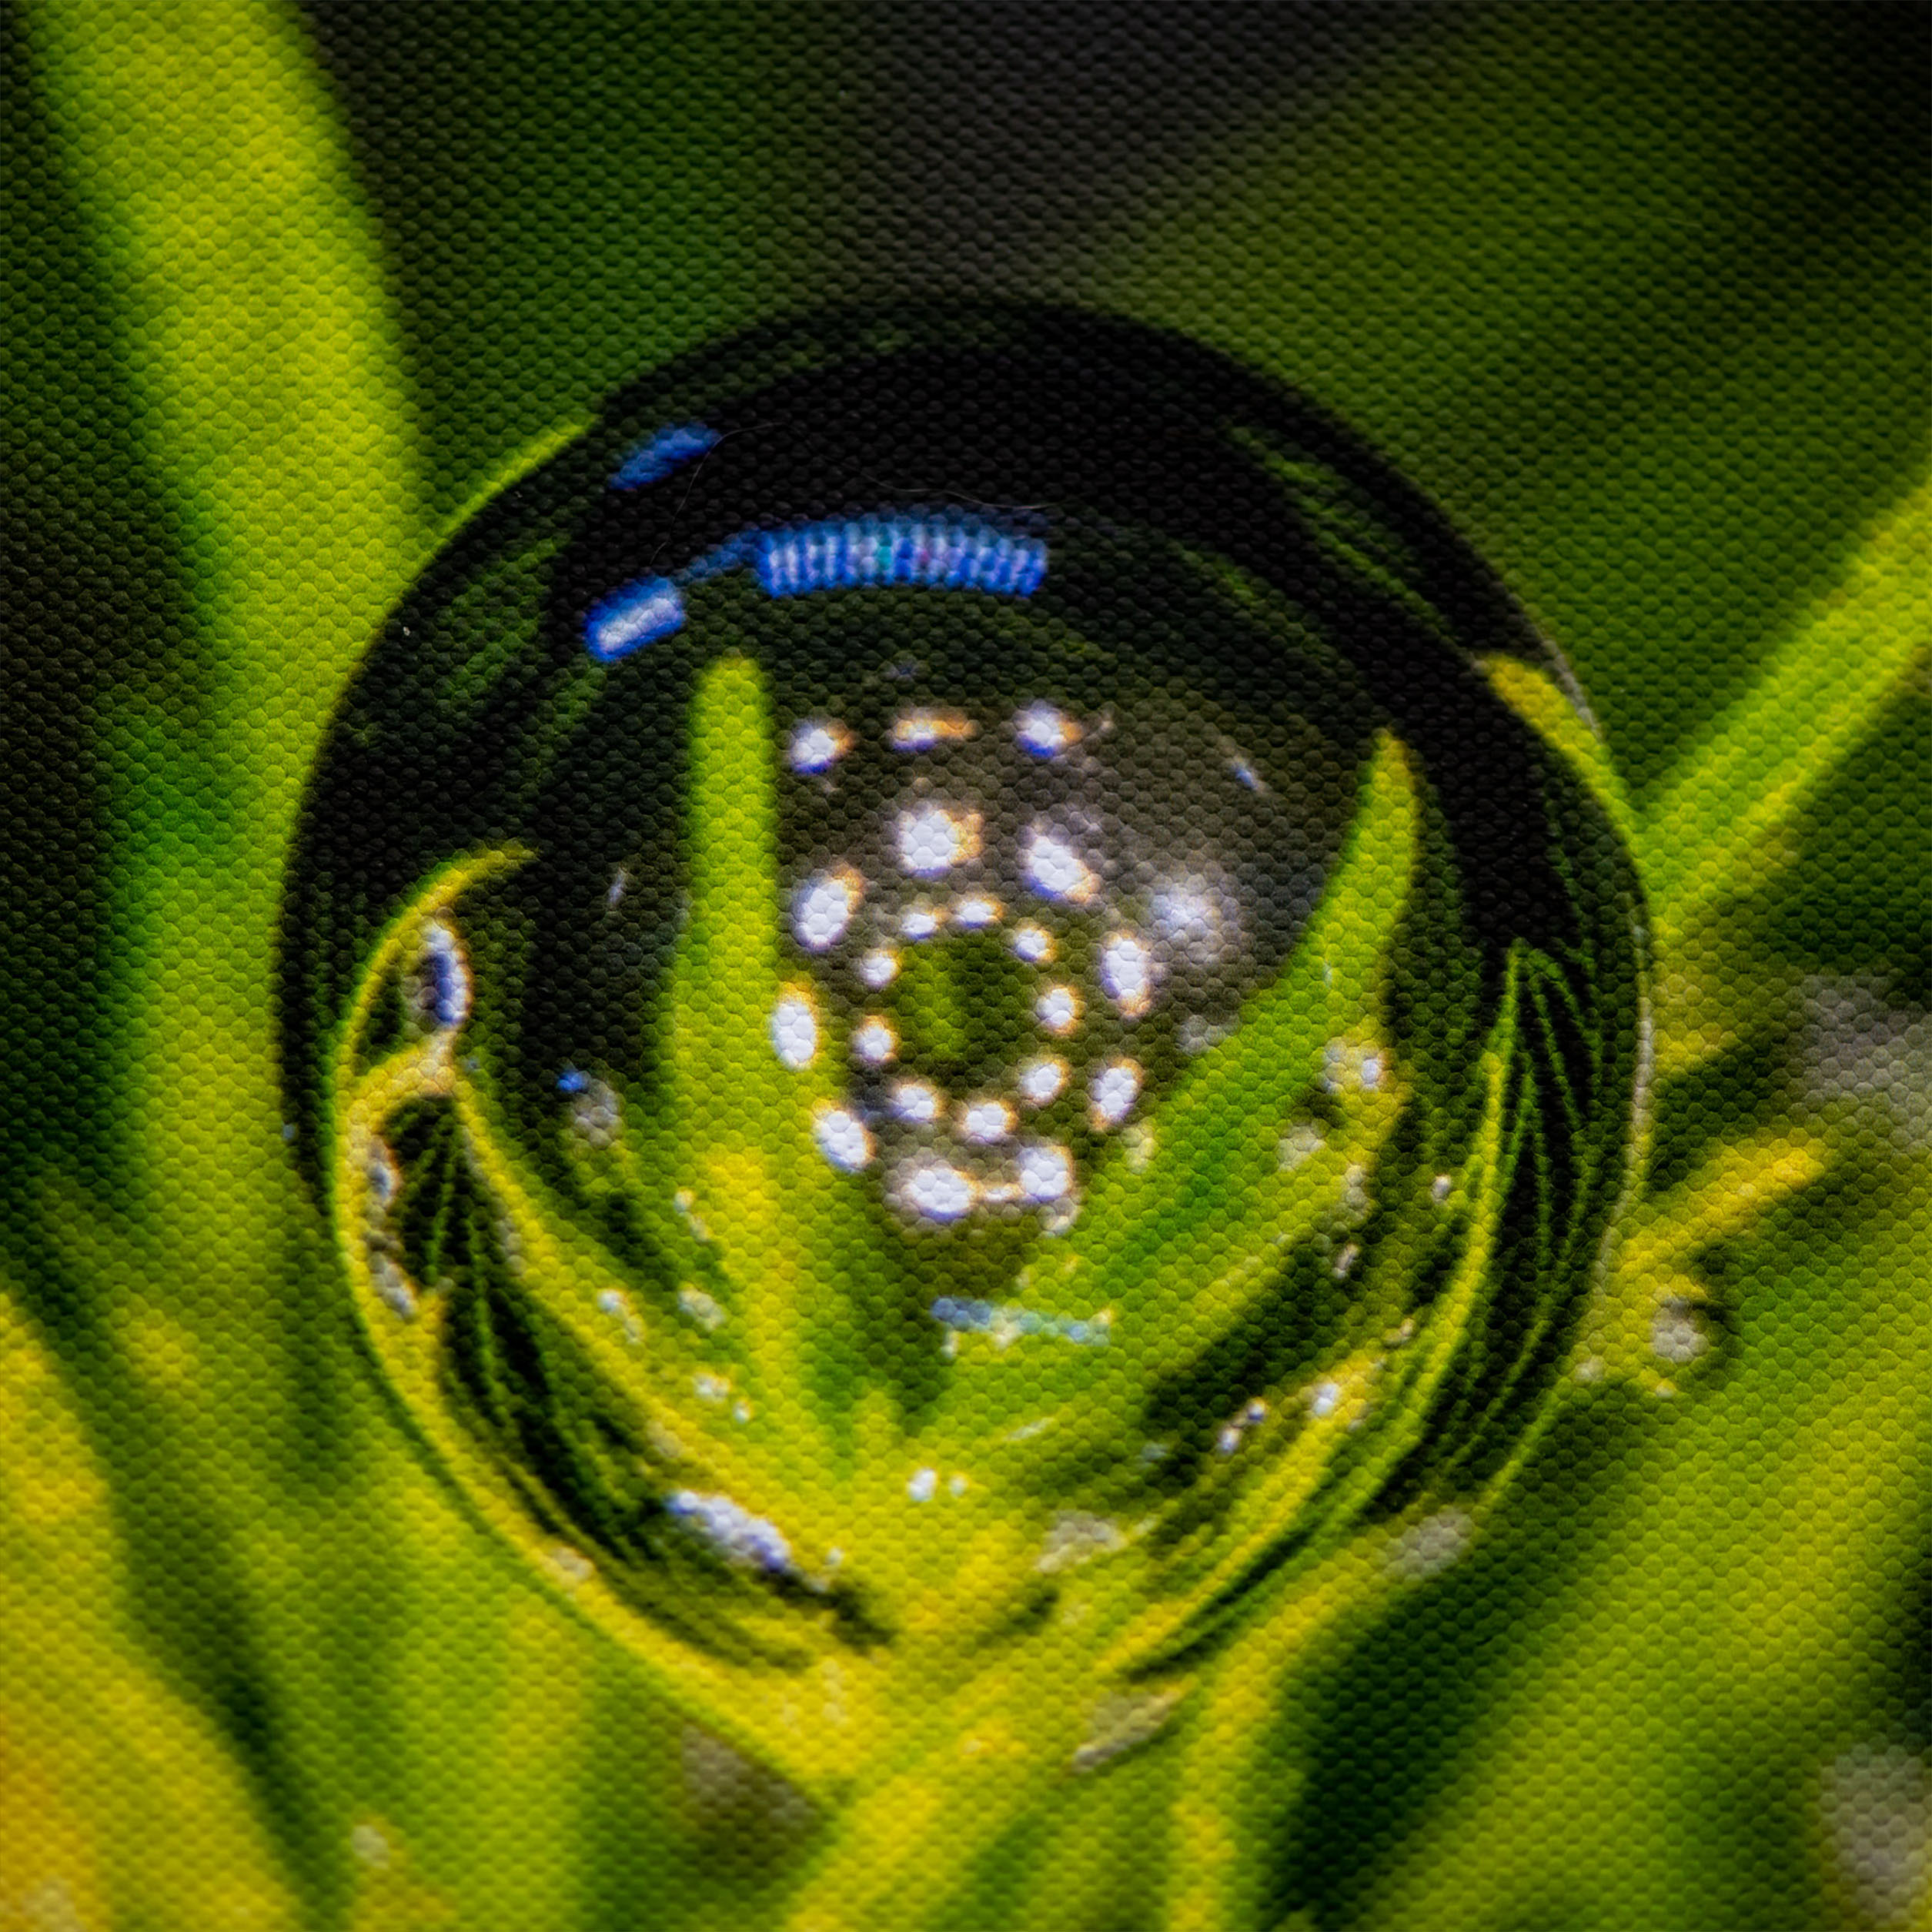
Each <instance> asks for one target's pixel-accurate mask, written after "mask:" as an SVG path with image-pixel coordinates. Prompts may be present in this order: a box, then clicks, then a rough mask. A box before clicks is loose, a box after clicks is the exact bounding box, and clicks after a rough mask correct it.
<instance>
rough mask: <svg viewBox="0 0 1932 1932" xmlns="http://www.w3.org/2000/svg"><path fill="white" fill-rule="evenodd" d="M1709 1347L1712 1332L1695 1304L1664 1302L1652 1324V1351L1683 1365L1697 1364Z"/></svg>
mask: <svg viewBox="0 0 1932 1932" xmlns="http://www.w3.org/2000/svg"><path fill="white" fill-rule="evenodd" d="M1709 1349H1710V1331H1709V1330H1708V1329H1706V1327H1705V1325H1704V1324H1703V1319H1702V1318H1701V1317H1700V1315H1699V1314H1698V1312H1697V1309H1696V1306H1695V1305H1694V1304H1693V1303H1692V1302H1686V1301H1681V1300H1679V1299H1675V1298H1673V1299H1671V1300H1670V1301H1667V1302H1663V1304H1662V1305H1660V1307H1659V1308H1658V1309H1657V1312H1656V1315H1654V1316H1653V1318H1652V1320H1651V1323H1650V1352H1651V1353H1652V1354H1653V1355H1655V1356H1656V1358H1657V1359H1658V1360H1660V1362H1676V1363H1677V1364H1678V1365H1680V1366H1681V1365H1683V1364H1684V1363H1686V1362H1695V1361H1696V1359H1697V1358H1698V1357H1699V1356H1700V1355H1703V1354H1704V1353H1706V1352H1707V1351H1708V1350H1709Z"/></svg>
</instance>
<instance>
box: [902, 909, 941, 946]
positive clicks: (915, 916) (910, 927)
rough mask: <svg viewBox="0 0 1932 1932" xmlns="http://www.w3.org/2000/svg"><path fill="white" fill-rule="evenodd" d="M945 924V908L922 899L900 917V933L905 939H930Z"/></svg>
mask: <svg viewBox="0 0 1932 1932" xmlns="http://www.w3.org/2000/svg"><path fill="white" fill-rule="evenodd" d="M945 923H946V914H945V910H944V908H943V907H941V906H936V905H934V904H931V902H930V901H927V900H924V899H921V900H920V901H918V903H917V904H913V905H909V906H908V907H907V908H906V909H905V911H904V913H902V914H901V915H900V919H899V931H900V934H901V937H902V938H907V939H913V940H918V939H930V938H932V937H933V935H934V934H935V933H937V932H938V931H939V929H940V928H941V926H943V925H944V924H945Z"/></svg>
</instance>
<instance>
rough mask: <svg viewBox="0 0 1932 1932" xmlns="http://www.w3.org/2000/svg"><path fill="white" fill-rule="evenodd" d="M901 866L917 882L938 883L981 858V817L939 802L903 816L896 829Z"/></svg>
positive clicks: (921, 806) (933, 802) (914, 809)
mask: <svg viewBox="0 0 1932 1932" xmlns="http://www.w3.org/2000/svg"><path fill="white" fill-rule="evenodd" d="M893 838H894V843H895V844H897V847H898V851H899V864H900V865H901V867H902V868H903V869H904V871H908V872H909V873H911V874H912V876H913V877H914V878H915V879H937V878H940V877H943V876H944V874H946V873H948V872H950V871H951V870H952V869H953V867H954V866H956V865H964V864H965V863H966V861H968V859H971V858H974V857H977V856H978V852H979V844H980V815H979V814H978V812H975V811H965V810H963V809H962V808H961V807H958V806H956V805H942V804H939V803H938V801H936V800H928V801H925V802H924V803H922V804H917V805H914V806H912V807H910V808H909V809H908V810H907V811H902V812H901V813H900V814H899V816H898V817H897V820H896V821H894V827H893Z"/></svg>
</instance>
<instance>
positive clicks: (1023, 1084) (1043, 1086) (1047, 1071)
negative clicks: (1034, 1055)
mask: <svg viewBox="0 0 1932 1932" xmlns="http://www.w3.org/2000/svg"><path fill="white" fill-rule="evenodd" d="M1014 1084H1015V1085H1017V1086H1018V1088H1019V1090H1020V1098H1021V1100H1023V1101H1024V1102H1025V1103H1026V1104H1027V1105H1028V1106H1029V1107H1047V1106H1051V1105H1052V1103H1053V1102H1054V1101H1056V1100H1058V1098H1060V1096H1061V1094H1063V1093H1064V1092H1065V1091H1066V1087H1067V1063H1066V1061H1064V1060H1062V1059H1061V1058H1060V1056H1059V1055H1058V1054H1057V1053H1048V1054H1042V1055H1041V1056H1040V1057H1039V1058H1038V1059H1036V1060H1028V1061H1025V1062H1024V1064H1023V1065H1021V1068H1020V1070H1019V1073H1018V1077H1017V1078H1016V1080H1015V1082H1014Z"/></svg>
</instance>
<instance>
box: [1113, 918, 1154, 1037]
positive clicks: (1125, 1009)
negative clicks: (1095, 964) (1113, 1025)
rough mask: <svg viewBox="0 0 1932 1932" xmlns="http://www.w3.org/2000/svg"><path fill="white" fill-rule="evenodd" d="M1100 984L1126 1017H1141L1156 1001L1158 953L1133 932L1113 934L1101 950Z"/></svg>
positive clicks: (1133, 1018)
mask: <svg viewBox="0 0 1932 1932" xmlns="http://www.w3.org/2000/svg"><path fill="white" fill-rule="evenodd" d="M1100 984H1101V988H1103V989H1104V991H1105V993H1106V994H1107V997H1108V998H1109V999H1110V1000H1111V1001H1113V1003H1114V1004H1115V1008H1117V1009H1118V1011H1119V1012H1120V1014H1121V1016H1122V1018H1126V1019H1129V1020H1138V1018H1140V1017H1141V1014H1144V1013H1145V1012H1146V1011H1147V1010H1148V1008H1149V1007H1150V1006H1152V1004H1154V955H1153V954H1152V952H1150V951H1148V948H1147V944H1146V942H1145V941H1143V940H1141V939H1139V938H1136V937H1135V934H1132V933H1131V932H1117V933H1113V934H1109V936H1108V940H1107V943H1106V944H1105V945H1104V946H1102V947H1101V951H1100Z"/></svg>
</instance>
